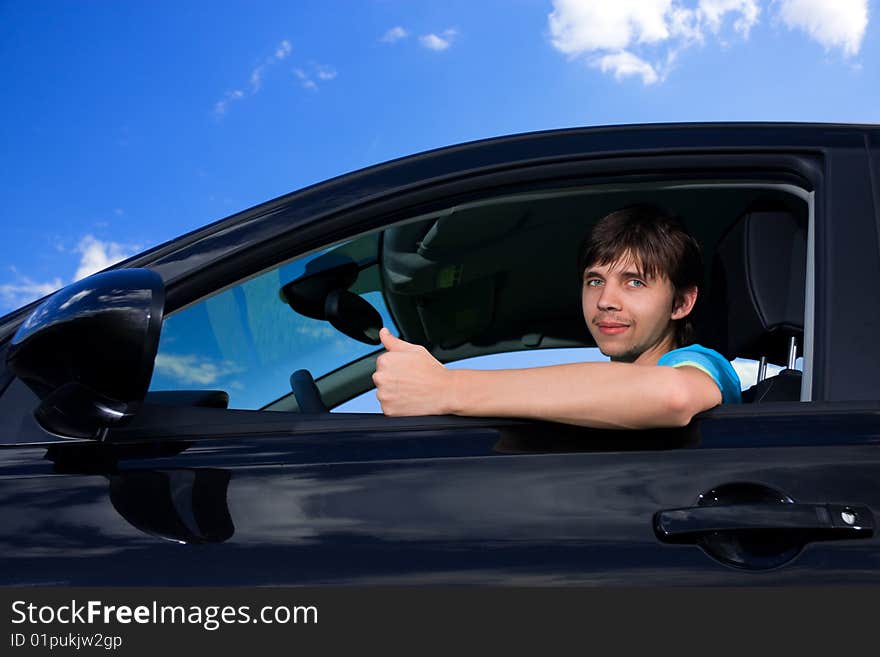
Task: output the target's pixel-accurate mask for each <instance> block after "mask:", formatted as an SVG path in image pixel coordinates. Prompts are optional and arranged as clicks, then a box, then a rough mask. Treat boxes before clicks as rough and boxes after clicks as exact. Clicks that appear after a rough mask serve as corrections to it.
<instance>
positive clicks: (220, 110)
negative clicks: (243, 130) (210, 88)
mask: <svg viewBox="0 0 880 657" xmlns="http://www.w3.org/2000/svg"><path fill="white" fill-rule="evenodd" d="M242 98H244V92H243V91H242V90H241V89H235V90H234V91H227V92H226V97H225V98H224V99H223V100H218V101H217V102H216V103H215V104H214V115H215V116H217V117H218V118H219V117H221V116H223V115H224V114H226V110H227V109H228V108H229V103H232V102H235V101H236V100H241V99H242Z"/></svg>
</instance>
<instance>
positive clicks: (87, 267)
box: [73, 235, 140, 281]
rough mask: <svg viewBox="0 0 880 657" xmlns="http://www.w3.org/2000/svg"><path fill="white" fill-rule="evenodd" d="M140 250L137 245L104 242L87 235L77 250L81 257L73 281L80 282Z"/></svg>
mask: <svg viewBox="0 0 880 657" xmlns="http://www.w3.org/2000/svg"><path fill="white" fill-rule="evenodd" d="M139 250H140V247H139V246H136V245H131V244H119V243H117V242H102V241H101V240H98V239H95V238H94V237H93V236H92V235H86V236H85V237H83V238H82V239H81V240H80V241H79V244H78V245H77V246H76V249H75V251H77V252H78V253H79V254H80V256H81V257H80V261H79V267H77V270H76V273H75V274H74V276H73V280H75V281H78V280H79V279H81V278H85V277H86V276H90V275H91V274H94V273H95V272H99V271H101V270H102V269H106V268H107V267H109V266H110V265H114V264H116V263H117V262H119V261H121V260H125V259H126V258H128V257H130V256H132V255H134V254H135V253H137V251H139Z"/></svg>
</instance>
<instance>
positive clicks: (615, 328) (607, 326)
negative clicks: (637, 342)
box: [596, 322, 629, 335]
mask: <svg viewBox="0 0 880 657" xmlns="http://www.w3.org/2000/svg"><path fill="white" fill-rule="evenodd" d="M596 325H597V326H598V327H599V330H600V331H601V332H602V333H604V334H605V335H617V334H618V333H623V332H624V331H625V330H626V329H628V328H629V324H619V323H618V322H598V323H597V324H596Z"/></svg>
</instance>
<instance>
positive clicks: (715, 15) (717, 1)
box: [699, 0, 761, 37]
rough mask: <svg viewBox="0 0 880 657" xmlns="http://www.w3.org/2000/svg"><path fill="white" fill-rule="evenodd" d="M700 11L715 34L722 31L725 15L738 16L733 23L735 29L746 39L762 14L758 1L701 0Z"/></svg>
mask: <svg viewBox="0 0 880 657" xmlns="http://www.w3.org/2000/svg"><path fill="white" fill-rule="evenodd" d="M699 11H700V13H701V14H702V17H703V18H704V19H705V21H706V25H707V26H708V27H709V29H710V30H712V32H714V33H715V34H718V32H719V31H720V30H721V22H722V21H723V20H724V16H725V14H728V13H734V14H738V17H737V18H736V19H735V20H734V22H733V29H734V30H736V31H737V32H739V33H740V34H742V35H743V36H746V37H747V36H749V32H750V31H751V29H752V27H754V26H755V25H756V24H757V22H758V16H759V15H760V13H761V9H760V7H758V3H757V1H756V0H700V6H699Z"/></svg>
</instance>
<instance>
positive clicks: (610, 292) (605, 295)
mask: <svg viewBox="0 0 880 657" xmlns="http://www.w3.org/2000/svg"><path fill="white" fill-rule="evenodd" d="M596 305H597V306H599V309H600V310H620V309H621V302H620V290H618V289H617V286H615V285H609V284H608V283H607V282H606V283H605V285H603V286H602V294H600V295H599V299H598V300H597V301H596Z"/></svg>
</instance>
